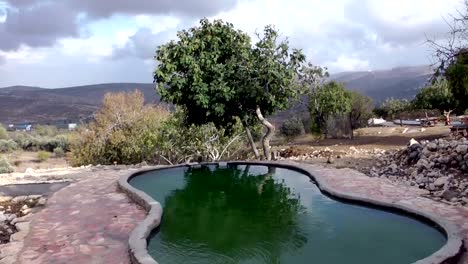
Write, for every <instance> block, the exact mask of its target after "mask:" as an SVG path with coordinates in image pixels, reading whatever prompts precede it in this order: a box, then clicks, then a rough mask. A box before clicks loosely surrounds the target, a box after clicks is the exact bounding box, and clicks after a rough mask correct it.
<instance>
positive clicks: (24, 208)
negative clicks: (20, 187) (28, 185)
mask: <svg viewBox="0 0 468 264" xmlns="http://www.w3.org/2000/svg"><path fill="white" fill-rule="evenodd" d="M28 208H29V207H28V205H27V204H25V205H23V207H21V210H26V209H28Z"/></svg>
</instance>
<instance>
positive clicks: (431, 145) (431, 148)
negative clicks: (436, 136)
mask: <svg viewBox="0 0 468 264" xmlns="http://www.w3.org/2000/svg"><path fill="white" fill-rule="evenodd" d="M427 149H428V150H429V151H436V150H437V144H436V143H429V144H427Z"/></svg>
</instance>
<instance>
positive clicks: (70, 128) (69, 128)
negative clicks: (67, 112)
mask: <svg viewBox="0 0 468 264" xmlns="http://www.w3.org/2000/svg"><path fill="white" fill-rule="evenodd" d="M77 126H78V125H77V124H76V123H70V124H68V130H70V131H72V130H75V129H76V128H77Z"/></svg>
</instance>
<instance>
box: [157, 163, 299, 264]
mask: <svg viewBox="0 0 468 264" xmlns="http://www.w3.org/2000/svg"><path fill="white" fill-rule="evenodd" d="M211 168H212V169H210V167H206V166H204V167H201V168H190V169H188V171H187V172H186V174H185V180H186V185H185V187H184V188H183V189H179V190H175V191H173V192H172V193H171V194H170V195H169V196H167V197H166V200H165V206H164V215H163V222H164V224H163V226H162V228H161V229H160V233H159V235H160V236H161V239H162V240H163V241H165V242H166V243H175V244H177V243H184V244H186V243H187V242H188V243H190V244H194V245H195V244H196V245H200V246H202V247H204V248H207V249H209V250H211V251H215V252H216V253H219V254H223V255H228V256H231V255H232V256H235V255H238V254H239V252H249V251H250V250H251V249H260V250H261V251H262V254H263V255H264V256H262V258H263V259H265V257H266V258H267V259H268V262H269V263H275V262H279V258H280V255H281V252H282V251H293V250H294V249H297V248H300V247H301V246H302V245H304V244H305V243H306V241H307V239H306V235H305V234H303V233H301V230H300V229H299V227H298V216H299V214H300V213H301V211H302V210H303V208H302V206H301V204H300V200H299V197H297V195H295V194H294V193H293V192H292V191H291V190H290V189H289V188H288V187H287V186H285V185H284V184H283V183H281V182H278V181H275V180H274V179H273V177H272V176H273V175H274V173H275V170H274V168H270V169H269V171H268V173H266V174H263V175H252V173H250V172H249V170H250V167H249V166H245V169H243V170H240V169H238V168H237V167H236V166H230V167H228V168H215V169H213V167H211Z"/></svg>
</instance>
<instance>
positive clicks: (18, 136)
mask: <svg viewBox="0 0 468 264" xmlns="http://www.w3.org/2000/svg"><path fill="white" fill-rule="evenodd" d="M11 138H12V140H14V141H15V142H16V144H17V145H18V147H19V148H21V149H23V150H28V151H38V150H43V151H48V152H52V151H53V150H54V149H55V148H62V149H63V150H68V149H69V137H68V135H57V136H54V137H49V136H40V135H34V134H30V133H27V132H15V133H13V134H12V136H11Z"/></svg>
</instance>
